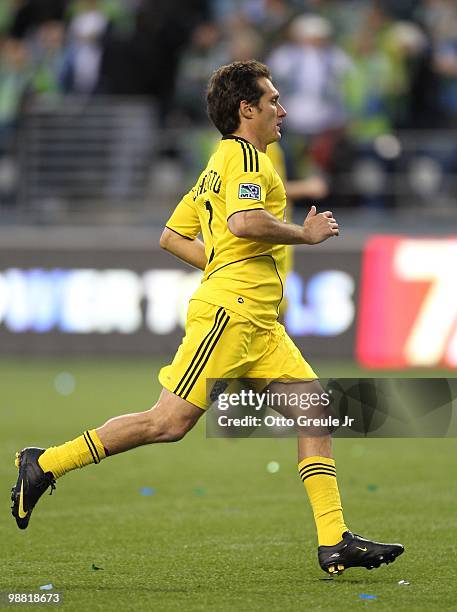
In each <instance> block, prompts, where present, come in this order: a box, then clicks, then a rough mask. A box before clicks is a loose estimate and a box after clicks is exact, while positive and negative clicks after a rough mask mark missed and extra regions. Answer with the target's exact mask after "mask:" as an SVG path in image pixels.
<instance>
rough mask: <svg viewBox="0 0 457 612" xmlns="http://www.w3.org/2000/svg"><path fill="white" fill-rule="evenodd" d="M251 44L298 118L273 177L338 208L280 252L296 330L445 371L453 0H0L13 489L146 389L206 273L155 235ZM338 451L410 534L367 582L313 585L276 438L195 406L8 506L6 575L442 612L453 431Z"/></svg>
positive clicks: (157, 592) (4, 393) (334, 345)
mask: <svg viewBox="0 0 457 612" xmlns="http://www.w3.org/2000/svg"><path fill="white" fill-rule="evenodd" d="M251 57H256V58H258V59H263V60H265V61H266V62H267V63H268V64H269V65H270V66H271V68H272V71H273V75H274V78H275V83H276V84H277V86H278V87H279V89H280V91H281V93H282V101H283V102H284V104H285V106H286V108H287V110H288V111H289V116H288V118H287V120H286V123H287V127H286V128H285V130H284V137H283V140H282V142H281V146H282V147H283V152H284V155H285V162H286V167H287V174H288V178H289V179H290V180H295V181H300V180H303V179H309V178H310V177H312V178H318V180H319V181H320V185H321V188H320V190H319V193H318V194H317V195H319V201H316V199H315V198H311V199H303V200H298V201H296V202H295V203H294V206H293V210H292V211H291V214H292V216H293V218H294V219H295V220H296V221H297V222H301V220H302V219H303V216H304V215H305V214H306V211H307V208H308V206H309V205H310V203H311V202H316V203H317V204H318V207H319V208H320V209H321V210H324V209H327V208H331V209H332V210H333V211H334V213H335V215H336V216H337V218H338V220H339V221H340V226H341V236H340V238H338V239H337V240H332V241H331V242H328V243H325V244H323V245H321V246H319V247H313V248H312V250H310V249H307V248H302V249H296V251H295V256H294V257H295V261H294V271H293V273H292V274H291V275H290V277H289V280H288V286H287V305H288V307H287V311H286V313H285V324H286V327H287V329H288V331H289V333H290V335H291V336H293V338H294V339H295V341H296V342H297V344H298V345H299V346H300V348H301V349H302V351H303V353H304V354H305V355H306V357H307V358H309V359H310V361H311V363H312V364H313V365H315V366H316V368H317V370H318V371H319V372H321V373H322V375H323V376H332V377H334V376H350V377H351V376H367V375H370V376H371V375H374V374H378V373H381V375H390V374H392V375H396V376H398V375H405V376H411V375H412V376H422V377H424V378H426V377H428V376H438V375H444V376H453V375H454V371H455V369H456V367H457V298H456V296H457V292H456V291H455V276H456V275H455V270H456V266H457V247H456V244H457V242H456V238H455V235H456V230H455V220H456V200H455V193H456V166H457V145H456V142H457V141H456V135H457V132H456V127H457V9H456V7H455V3H454V2H453V1H452V0H428V1H427V0H397V1H389V0H384V1H381V0H380V1H374V0H373V1H371V0H363V1H362V0H346V1H344V2H339V1H337V0H336V1H335V0H320V1H319V0H246V1H244V2H241V1H236V0H192V1H188V2H185V3H183V2H178V0H167V2H163V1H159V0H155V1H154V2H152V1H150V2H149V1H147V0H106V1H105V0H75V1H72V0H67V1H65V0H23V1H18V0H4V1H3V2H2V3H1V4H0V262H1V263H0V354H1V355H2V357H1V359H0V380H1V396H0V415H1V422H2V447H1V448H2V450H1V457H2V460H3V461H2V467H1V469H0V475H1V482H2V490H4V491H5V490H7V489H8V485H9V484H10V481H11V482H12V479H13V478H14V470H13V466H12V465H11V457H12V456H14V452H15V451H16V450H18V449H19V448H21V447H22V446H24V445H26V444H33V443H36V444H38V445H43V446H46V445H49V444H51V443H53V442H55V441H56V440H61V439H69V438H70V437H72V436H73V435H74V434H75V433H77V432H78V431H79V430H82V429H84V428H86V427H87V426H88V424H91V425H96V424H98V423H99V422H102V421H103V420H105V419H106V418H108V417H109V416H112V415H113V414H120V413H123V412H126V411H133V410H138V409H146V408H148V407H149V406H150V405H151V404H152V403H153V402H154V399H155V397H156V396H157V393H158V386H157V382H156V372H157V369H158V368H159V367H160V366H161V365H163V364H164V363H165V362H166V361H167V359H168V358H169V356H170V355H171V354H172V353H173V351H174V350H175V348H176V346H177V343H178V342H179V338H180V336H181V334H182V329H183V321H184V317H185V310H186V302H187V299H188V296H189V295H190V293H191V292H192V288H193V287H195V285H196V284H197V283H198V282H199V273H197V272H194V271H192V270H191V269H189V268H187V267H185V266H182V265H180V264H179V262H177V261H175V260H174V259H173V258H172V257H170V256H168V255H167V254H165V253H163V252H161V251H160V249H159V248H158V238H159V236H160V232H161V228H162V226H163V224H164V222H165V221H166V219H167V217H168V215H169V213H170V211H171V210H172V208H173V206H174V205H175V204H176V202H177V200H178V199H179V198H180V196H181V195H182V194H183V193H184V192H185V191H186V190H188V189H189V188H190V186H192V184H193V182H194V180H195V177H196V175H197V173H198V172H199V170H200V169H201V166H202V164H203V163H205V161H206V159H207V156H208V154H209V153H210V152H211V151H212V149H213V147H214V144H215V142H216V141H217V134H216V133H215V131H214V129H213V128H211V126H210V125H209V123H208V120H207V118H206V116H205V112H204V86H205V83H206V81H207V78H208V76H209V74H210V73H211V71H212V70H213V69H214V68H216V67H217V66H219V65H220V64H222V63H226V62H229V61H232V60H235V59H248V58H251ZM302 75H306V78H300V77H301V76H302ZM322 185H324V188H322ZM51 424H52V425H51ZM336 453H337V454H336V456H337V461H338V466H340V479H341V487H342V490H343V500H344V502H345V508H346V512H347V514H349V515H350V516H351V525H352V524H354V525H357V529H358V530H360V531H361V532H362V533H367V535H369V536H373V537H379V538H380V539H382V538H384V539H389V538H393V537H395V538H397V539H400V540H401V539H402V538H403V539H405V540H406V545H407V547H409V550H411V551H412V552H411V554H410V555H409V557H408V561H406V557H405V561H404V563H405V565H402V566H400V564H399V565H398V569H397V566H394V569H393V570H391V569H390V568H389V571H390V572H391V574H388V573H386V572H384V573H382V572H381V573H379V574H378V576H379V578H376V579H375V582H374V583H373V582H372V581H371V582H370V580H371V577H370V579H368V578H367V577H366V575H365V573H364V574H360V577H359V575H358V574H357V573H356V572H355V574H354V576H355V577H356V578H357V580H353V581H352V582H351V581H350V580H346V578H344V580H346V582H344V581H340V583H338V585H334V584H333V583H332V585H331V586H330V585H329V584H327V583H324V582H320V581H319V577H320V576H319V573H318V569H316V567H315V563H314V557H313V555H314V535H313V528H312V523H311V516H310V513H309V511H308V510H306V512H307V514H306V517H305V518H306V520H305V521H303V516H302V510H301V508H302V505H303V504H302V502H303V501H304V499H303V492H302V491H301V489H300V488H299V486H298V484H297V482H295V480H296V476H295V474H294V469H295V468H294V460H293V459H294V458H293V454H294V451H293V445H292V442H291V441H282V440H281V441H279V440H266V441H259V440H256V441H249V440H247V441H237V442H236V443H235V442H230V441H227V440H206V439H205V437H204V425H203V424H201V426H199V428H198V431H196V432H194V433H193V434H191V436H189V437H188V438H186V439H185V440H184V441H183V442H182V443H180V444H179V445H176V446H173V447H167V448H166V449H165V448H160V449H153V451H152V452H151V449H141V450H139V451H135V453H131V454H128V455H126V456H123V457H122V458H120V459H117V460H116V466H117V469H115V468H114V462H113V466H108V462H107V465H105V466H102V467H101V468H100V469H103V477H102V480H103V482H100V480H101V478H100V476H98V474H97V473H96V472H95V470H94V471H91V470H88V471H87V472H84V473H81V474H78V475H77V476H75V477H74V478H73V480H70V478H69V480H68V481H66V482H65V483H62V486H59V489H61V490H62V492H60V490H59V491H58V494H59V495H58V497H56V498H55V499H54V498H53V499H52V500H45V501H44V502H43V506H44V508H43V511H42V512H41V508H40V513H38V512H37V514H36V516H35V517H34V525H32V529H33V531H32V530H30V533H29V532H27V535H26V538H28V539H26V538H24V537H22V536H24V534H17V533H16V532H14V531H13V525H12V523H11V522H10V521H8V519H7V518H6V514H7V506H6V504H3V506H2V507H3V509H4V512H3V515H4V516H3V517H2V521H1V522H2V525H3V524H4V525H5V530H6V531H5V533H6V537H5V539H3V538H2V543H1V544H0V552H1V553H2V560H3V562H2V566H3V567H2V569H3V570H4V571H3V577H2V579H1V584H0V590H2V591H7V590H9V589H12V588H15V589H21V590H24V589H25V590H33V589H35V588H37V587H38V586H39V585H40V584H45V582H47V581H49V582H53V583H55V587H56V589H58V588H60V589H61V590H63V591H64V592H65V593H66V598H67V600H66V601H67V606H68V609H74V610H81V609H89V608H90V609H94V610H95V609H100V610H102V609H103V610H104V609H114V608H115V607H116V604H115V603H113V602H117V605H118V606H119V609H121V608H122V609H132V610H133V609H137V607H138V609H140V608H141V607H143V608H144V606H151V605H152V602H153V603H154V605H155V606H156V607H158V609H175V608H178V607H180V606H182V605H186V606H187V607H188V608H189V609H202V607H209V608H211V609H233V608H235V609H240V610H241V609H265V608H267V609H272V610H273V609H287V610H289V609H290V610H295V609H297V610H298V609H303V605H308V606H309V607H310V608H311V609H312V608H316V609H317V608H318V607H319V606H320V609H334V599H335V596H337V597H338V598H339V601H341V605H342V606H343V605H344V606H345V608H347V607H351V606H352V605H354V606H355V605H359V604H360V603H361V602H360V601H359V596H360V595H361V594H363V593H364V592H365V591H367V592H368V593H371V592H372V591H373V592H374V593H375V594H376V595H377V596H378V597H379V599H380V601H378V602H376V603H377V604H380V605H381V606H383V605H385V606H386V609H393V608H395V607H396V608H397V609H403V608H405V609H406V608H407V607H408V609H411V608H413V609H420V606H421V605H423V606H425V607H426V609H433V608H434V607H440V609H447V608H448V609H452V605H454V604H453V596H452V591H451V587H448V586H447V585H451V584H452V581H453V580H455V569H454V568H453V567H452V566H450V565H449V563H448V562H447V559H448V557H447V555H448V554H450V548H449V546H450V543H451V542H452V540H453V537H454V539H455V529H456V524H455V518H453V514H452V504H455V483H454V482H453V479H452V478H451V474H450V473H449V462H450V461H451V457H452V454H453V453H454V454H455V444H454V441H453V440H439V441H438V440H437V441H433V440H428V441H425V440H408V441H407V442H403V441H400V440H367V441H361V442H360V441H357V443H353V442H351V441H350V440H339V441H338V443H337V445H336ZM151 457H152V459H151ZM138 459H140V462H139V463H140V465H139V464H138ZM271 461H274V462H276V463H278V465H279V466H280V470H279V471H278V472H277V473H270V472H269V471H268V470H267V469H266V466H268V465H270V464H271ZM246 466H249V469H246ZM110 467H111V470H110ZM177 472H178V473H177ZM247 472H249V474H247ZM412 474H413V475H414V477H412V476H411V475H412ZM272 481H273V482H272ZM3 485H4V486H3ZM82 490H83V491H84V493H85V495H87V496H88V498H90V502H88V503H87V505H86V504H85V505H84V511H82V509H81V502H80V500H81V491H82ZM144 490H148V491H150V492H146V493H144ZM141 491H143V493H141ZM151 491H152V492H151ZM272 491H274V499H272ZM384 493H386V495H384ZM391 496H393V497H394V498H395V503H394V509H393V508H392V504H393V502H392V497H391ZM108 499H109V502H107V500H108ZM284 501H285V502H286V505H287V509H286V510H285V509H284V504H283V502H284ZM86 506H87V507H86ZM89 506H90V507H89ZM373 516H375V517H376V520H375V521H374V522H373V520H372V518H373ZM138 517H140V518H141V523H142V525H143V529H139V530H138V529H137V522H136V521H137V519H138ZM254 517H255V518H254ZM46 518H47V519H48V521H49V518H51V521H52V528H53V530H54V536H53V538H52V541H54V542H55V541H58V542H59V547H58V550H57V552H56V549H55V548H54V547H53V546H52V544H51V541H50V539H49V531H48V530H49V522H46ZM69 522H70V523H71V524H72V525H74V527H75V530H74V534H72V533H69V532H68V524H69ZM373 523H375V524H373ZM275 525H276V527H275ZM303 525H304V526H303ZM278 526H280V530H279V531H278ZM94 530H95V531H94ZM392 531H393V533H392ZM114 532H115V536H116V537H115V536H114V535H113V533H114ZM171 533H173V534H176V539H174V537H172V536H171ZM235 533H237V535H236V536H235V535H234V534H235ZM253 533H254V534H255V535H254V536H253V535H252V534H253ZM95 534H96V535H95ZM150 534H154V543H155V548H154V550H153V551H151V549H150V544H151V543H150ZM452 534H454V536H452V537H451V535H452ZM78 535H81V536H82V538H83V541H84V545H82V544H81V542H80V541H79V539H78ZM43 538H45V539H46V544H43ZM418 539H419V540H420V547H419V546H417V547H416V542H417V540H418ZM119 543H120V544H121V545H120V546H119ZM436 543H438V545H439V549H440V553H439V554H438V555H437V556H436V557H435V556H433V550H434V548H433V546H434V545H435V544H436ZM303 544H304V546H305V551H306V555H307V556H306V562H305V565H304V566H303V554H302V548H303ZM415 547H416V548H415ZM120 548H121V549H122V550H120ZM424 550H426V551H427V552H424ZM265 557H266V558H268V560H269V561H270V562H271V563H272V565H273V566H274V567H271V566H270V565H269V564H267V559H265ZM70 558H71V559H72V561H71V562H70V561H69V559H70ZM401 562H402V563H403V560H401ZM92 563H95V565H97V564H99V565H101V566H103V568H104V572H105V573H103V572H101V571H100V572H97V571H96V570H92V569H91V565H92ZM221 563H222V564H223V566H224V567H227V568H229V569H228V572H229V573H230V574H231V576H232V580H227V579H226V575H225V573H224V572H223V571H221V570H219V571H214V567H215V566H220V565H221ZM192 566H198V567H199V568H200V576H198V575H197V576H196V575H195V572H193V571H192V570H190V569H189V568H190V567H192ZM303 568H305V569H303ZM145 573H146V574H147V575H148V580H149V583H148V585H146V586H145ZM151 576H154V577H153V578H151ZM403 578H410V579H411V582H412V585H415V586H414V590H413V589H410V590H409V591H408V589H405V588H402V587H400V586H398V581H399V580H400V579H403ZM434 579H435V580H436V581H437V582H436V583H437V585H438V586H437V588H436V589H435V590H434V591H432V589H431V588H430V587H429V586H427V581H428V582H430V583H431V582H433V580H434ZM290 580H292V582H293V584H294V585H296V584H302V585H303V586H302V587H300V588H299V589H298V591H297V592H294V589H291V588H290V584H291V583H290ZM337 588H338V591H336V589H337ZM127 591H129V592H130V593H133V598H132V597H131V596H130V595H129V593H128V592H127ZM305 602H306V603H305Z"/></svg>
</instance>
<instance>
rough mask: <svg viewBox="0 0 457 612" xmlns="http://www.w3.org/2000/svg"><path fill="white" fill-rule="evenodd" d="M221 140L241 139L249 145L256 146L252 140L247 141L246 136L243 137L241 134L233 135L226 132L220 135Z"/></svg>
mask: <svg viewBox="0 0 457 612" xmlns="http://www.w3.org/2000/svg"><path fill="white" fill-rule="evenodd" d="M221 140H238V141H239V140H242V141H243V142H246V143H247V144H248V145H251V147H254V149H256V148H257V147H256V146H255V145H253V144H252V142H249V140H246V138H243V137H242V136H234V135H233V134H226V135H225V136H222V139H221Z"/></svg>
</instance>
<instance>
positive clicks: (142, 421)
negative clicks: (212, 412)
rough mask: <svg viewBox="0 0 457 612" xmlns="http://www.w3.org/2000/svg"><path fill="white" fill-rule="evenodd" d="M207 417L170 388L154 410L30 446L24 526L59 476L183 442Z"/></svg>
mask: <svg viewBox="0 0 457 612" xmlns="http://www.w3.org/2000/svg"><path fill="white" fill-rule="evenodd" d="M202 414H204V411H203V410H202V409H201V408H197V407H196V406H194V405H193V404H191V403H189V402H187V401H186V400H183V399H181V398H180V397H178V396H176V395H174V394H173V393H170V391H167V390H165V389H164V390H163V391H162V393H161V394H160V397H159V400H158V401H157V403H156V404H155V406H153V407H152V408H151V409H150V410H146V411H144V412H137V413H133V414H126V415H123V416H119V417H115V418H113V419H110V420H109V421H107V422H106V423H105V424H104V425H102V426H101V427H100V428H98V429H93V430H87V431H85V432H84V433H83V435H82V436H79V437H78V438H75V439H74V440H72V441H70V442H66V443H65V444H62V445H60V446H56V447H51V448H48V449H46V450H45V449H43V448H25V449H24V450H22V451H21V452H20V453H17V458H16V465H17V467H18V468H19V476H18V479H17V482H16V485H15V486H14V487H13V489H12V495H11V499H12V502H13V505H12V508H11V509H12V514H13V516H14V518H15V519H16V523H17V525H18V527H19V528H20V529H26V528H27V526H28V523H29V520H30V515H31V513H32V510H33V508H34V507H35V505H36V503H37V501H38V500H39V499H40V497H41V496H42V495H43V493H45V491H46V490H47V489H48V488H49V487H51V492H52V490H54V488H55V481H56V479H57V478H60V477H61V476H63V475H64V474H66V473H67V472H69V471H71V470H74V469H76V468H82V467H84V466H86V465H90V464H91V463H100V461H101V460H102V459H104V458H105V457H107V456H108V455H115V454H118V453H122V452H124V451H127V450H130V449H132V448H136V447H137V446H142V445H144V444H153V443H159V442H174V441H177V440H180V439H181V438H183V436H184V435H185V434H186V433H187V432H188V431H189V430H190V429H192V427H193V426H194V425H195V424H196V422H197V421H198V419H199V418H200V417H201V416H202Z"/></svg>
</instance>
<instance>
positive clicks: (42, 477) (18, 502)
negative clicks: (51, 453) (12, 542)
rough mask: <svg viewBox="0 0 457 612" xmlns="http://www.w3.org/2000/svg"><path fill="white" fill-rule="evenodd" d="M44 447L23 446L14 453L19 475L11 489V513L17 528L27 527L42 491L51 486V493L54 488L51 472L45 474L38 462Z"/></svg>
mask: <svg viewBox="0 0 457 612" xmlns="http://www.w3.org/2000/svg"><path fill="white" fill-rule="evenodd" d="M45 450H46V449H44V448H24V450H22V451H21V452H20V453H16V467H18V468H19V476H18V479H17V482H16V485H15V486H14V487H13V488H12V489H11V501H12V502H13V505H12V506H11V514H12V515H13V516H14V518H15V519H16V523H17V526H18V527H19V529H27V526H28V524H29V520H30V515H31V514H32V510H33V509H34V507H35V505H36V503H37V501H38V500H39V499H40V497H41V496H42V495H43V493H44V492H45V491H46V490H47V489H48V488H49V487H51V495H52V492H53V491H54V489H55V488H56V485H55V483H56V481H55V478H54V476H53V475H52V473H51V472H46V474H45V473H44V472H43V470H42V469H41V467H40V465H39V463H38V457H40V455H42V454H43V453H44V451H45Z"/></svg>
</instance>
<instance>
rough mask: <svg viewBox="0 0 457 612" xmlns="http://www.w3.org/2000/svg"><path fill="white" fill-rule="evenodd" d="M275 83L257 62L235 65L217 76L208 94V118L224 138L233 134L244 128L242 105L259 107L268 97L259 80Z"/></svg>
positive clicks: (236, 63)
mask: <svg viewBox="0 0 457 612" xmlns="http://www.w3.org/2000/svg"><path fill="white" fill-rule="evenodd" d="M262 77H265V78H267V79H270V80H271V74H270V71H269V70H268V68H267V67H266V66H265V64H262V63H260V62H258V61H256V60H249V61H247V62H233V63H232V64H228V65H227V66H221V67H220V68H218V69H217V70H216V71H215V72H213V74H212V76H211V78H210V80H209V83H208V89H207V93H206V101H207V105H208V115H209V117H210V119H211V121H212V122H213V123H214V125H215V126H216V127H217V129H218V130H219V132H221V134H222V135H223V136H225V135H227V134H233V132H235V131H236V130H237V129H238V128H239V126H240V115H239V110H240V102H241V101H242V100H246V102H248V103H249V104H252V105H253V106H257V104H258V103H259V100H260V98H261V97H262V95H263V94H264V93H265V92H264V91H263V90H262V88H261V87H260V85H259V82H258V80H259V79H260V78H262Z"/></svg>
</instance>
